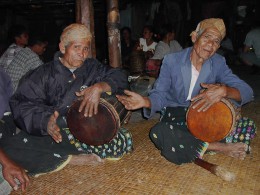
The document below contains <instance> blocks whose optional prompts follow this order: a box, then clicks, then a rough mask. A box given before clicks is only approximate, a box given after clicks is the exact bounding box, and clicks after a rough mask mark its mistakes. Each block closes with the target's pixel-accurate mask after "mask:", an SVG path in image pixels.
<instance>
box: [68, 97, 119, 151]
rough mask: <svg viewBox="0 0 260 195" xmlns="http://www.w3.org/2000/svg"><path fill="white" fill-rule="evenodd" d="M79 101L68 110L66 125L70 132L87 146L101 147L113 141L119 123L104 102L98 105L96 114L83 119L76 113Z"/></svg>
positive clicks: (82, 116) (81, 113) (82, 113)
mask: <svg viewBox="0 0 260 195" xmlns="http://www.w3.org/2000/svg"><path fill="white" fill-rule="evenodd" d="M80 104H81V101H76V102H75V103H74V104H73V105H72V106H71V107H70V109H69V111H68V115H67V123H68V127H69V129H70V132H71V133H72V134H73V136H74V137H75V138H76V139H78V140H79V141H80V142H83V143H85V144H88V145H95V146H97V145H102V144H106V143H108V142H109V141H111V140H112V139H113V137H114V136H115V135H116V133H117V130H118V128H119V123H120V122H119V121H118V119H117V118H116V117H115V116H114V114H113V113H112V112H111V110H110V109H109V108H108V107H109V106H108V105H107V103H106V102H105V101H102V102H100V103H99V106H98V114H97V115H94V116H92V117H85V116H84V112H83V111H82V112H78V110H79V106H80Z"/></svg>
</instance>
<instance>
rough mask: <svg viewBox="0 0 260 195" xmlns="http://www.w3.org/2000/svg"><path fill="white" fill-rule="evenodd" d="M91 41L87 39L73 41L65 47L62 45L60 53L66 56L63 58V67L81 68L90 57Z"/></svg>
mask: <svg viewBox="0 0 260 195" xmlns="http://www.w3.org/2000/svg"><path fill="white" fill-rule="evenodd" d="M89 48H90V41H89V40H87V39H79V40H76V41H72V42H71V43H70V44H69V45H67V46H64V45H63V43H62V42H61V43H60V51H61V53H63V54H64V56H63V57H62V60H63V65H65V66H66V67H68V68H70V69H71V68H79V67H81V66H82V64H83V62H84V61H85V59H86V58H87V57H88V54H89Z"/></svg>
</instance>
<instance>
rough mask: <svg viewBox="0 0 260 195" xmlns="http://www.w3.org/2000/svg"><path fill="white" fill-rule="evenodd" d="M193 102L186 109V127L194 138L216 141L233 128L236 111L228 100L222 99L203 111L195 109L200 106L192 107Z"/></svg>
mask: <svg viewBox="0 0 260 195" xmlns="http://www.w3.org/2000/svg"><path fill="white" fill-rule="evenodd" d="M194 103H195V102H194ZM194 103H192V104H191V105H190V107H189V109H188V111H187V114H186V121H187V126H188V129H189V130H190V132H191V134H193V135H194V136H195V137H196V138H198V139H200V140H202V141H205V142H217V141H220V140H222V139H224V138H225V137H226V136H227V135H229V133H230V132H231V131H232V130H233V129H234V126H235V123H236V118H237V117H236V114H237V113H236V109H235V108H234V106H233V104H232V103H231V102H230V101H229V100H227V99H222V100H221V101H220V102H217V103H215V104H213V105H212V106H211V107H210V108H209V109H208V110H207V111H205V112H203V111H200V112H198V111H197V110H198V109H199V108H200V106H198V107H197V108H195V109H193V108H192V106H193V104H194Z"/></svg>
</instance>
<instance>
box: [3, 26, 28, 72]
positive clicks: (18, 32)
mask: <svg viewBox="0 0 260 195" xmlns="http://www.w3.org/2000/svg"><path fill="white" fill-rule="evenodd" d="M8 35H9V37H10V38H9V39H10V41H11V42H12V44H11V45H10V46H9V47H8V49H7V50H6V51H5V52H4V54H3V55H2V56H1V58H0V66H1V67H2V68H4V69H5V68H6V67H7V66H8V65H9V64H10V63H11V62H12V60H13V59H14V56H15V55H16V54H17V53H18V52H19V51H20V50H21V49H22V48H24V47H25V46H26V45H27V44H28V39H29V35H28V31H27V30H26V28H25V27H24V26H23V25H14V26H12V27H11V28H10V29H9V32H8Z"/></svg>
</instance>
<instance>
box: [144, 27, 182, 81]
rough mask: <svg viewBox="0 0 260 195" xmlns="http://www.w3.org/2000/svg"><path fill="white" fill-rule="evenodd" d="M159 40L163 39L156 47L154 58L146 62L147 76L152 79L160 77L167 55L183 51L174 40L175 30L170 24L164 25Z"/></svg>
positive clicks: (160, 30)
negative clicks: (162, 64)
mask: <svg viewBox="0 0 260 195" xmlns="http://www.w3.org/2000/svg"><path fill="white" fill-rule="evenodd" d="M159 38H160V39H161V40H160V41H159V43H158V44H157V45H156V47H155V52H154V56H153V57H152V58H150V59H148V61H147V62H146V74H147V75H149V76H152V77H156V78H157V77H158V74H159V70H160V66H161V62H162V59H163V57H164V56H165V55H166V54H169V53H174V52H178V51H180V50H182V47H181V45H180V44H179V43H178V41H176V40H174V38H175V30H174V28H173V27H172V26H171V25H170V24H165V25H162V27H161V28H160V29H159Z"/></svg>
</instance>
